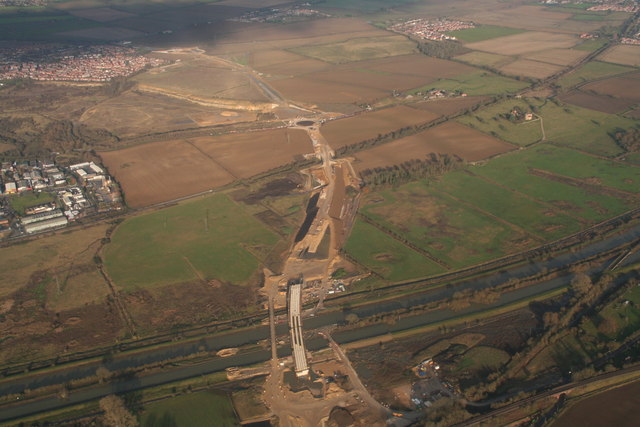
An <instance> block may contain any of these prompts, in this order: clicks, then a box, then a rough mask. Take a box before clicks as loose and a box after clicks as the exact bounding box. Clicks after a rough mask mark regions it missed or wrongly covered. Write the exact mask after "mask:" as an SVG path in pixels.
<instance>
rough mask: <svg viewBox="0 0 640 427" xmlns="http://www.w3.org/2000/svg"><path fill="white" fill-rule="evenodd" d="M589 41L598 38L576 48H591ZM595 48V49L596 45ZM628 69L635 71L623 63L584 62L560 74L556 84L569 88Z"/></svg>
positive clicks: (627, 70)
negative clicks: (570, 70) (578, 66)
mask: <svg viewBox="0 0 640 427" xmlns="http://www.w3.org/2000/svg"><path fill="white" fill-rule="evenodd" d="M591 42H593V43H596V42H599V40H592V41H589V42H586V43H583V44H581V45H578V46H577V47H576V48H577V49H580V46H583V47H591V48H592V47H593V45H590V44H587V43H591ZM595 49H597V47H596V48H595ZM595 49H593V50H595ZM583 50H584V49H583ZM630 71H635V68H631V67H625V66H623V65H616V64H610V63H608V62H601V61H591V62H587V63H586V64H584V65H583V66H582V67H580V68H578V69H577V70H576V71H574V72H572V73H569V74H566V75H564V76H562V77H561V78H560V80H558V85H559V86H560V87H562V88H563V89H569V88H572V87H574V86H576V85H579V84H582V83H586V82H590V81H592V80H597V79H601V78H603V77H610V76H615V75H617V74H623V73H628V72H630Z"/></svg>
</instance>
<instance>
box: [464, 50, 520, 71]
mask: <svg viewBox="0 0 640 427" xmlns="http://www.w3.org/2000/svg"><path fill="white" fill-rule="evenodd" d="M455 59H456V60H458V61H462V62H466V63H467V64H471V65H479V66H481V67H484V66H487V67H502V66H504V65H507V64H508V63H510V62H513V61H515V58H513V57H511V56H506V55H498V54H495V53H488V52H480V51H475V50H474V51H472V52H469V53H465V54H463V55H459V56H456V57H455Z"/></svg>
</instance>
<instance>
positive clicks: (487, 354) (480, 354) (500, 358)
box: [455, 345, 511, 372]
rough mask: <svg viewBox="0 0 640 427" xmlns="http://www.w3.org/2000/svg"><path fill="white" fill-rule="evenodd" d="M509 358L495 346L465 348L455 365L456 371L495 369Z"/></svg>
mask: <svg viewBox="0 0 640 427" xmlns="http://www.w3.org/2000/svg"><path fill="white" fill-rule="evenodd" d="M509 359H511V357H509V354H508V353H507V352H506V351H504V350H500V349H499V348H495V347H488V346H484V345H481V346H476V347H473V348H471V349H469V350H467V351H466V352H465V353H464V355H463V356H462V359H460V361H459V362H458V364H457V365H456V368H455V370H456V371H471V372H480V371H484V370H489V371H495V370H498V369H499V368H500V367H501V366H502V365H504V364H505V363H507V362H508V361H509Z"/></svg>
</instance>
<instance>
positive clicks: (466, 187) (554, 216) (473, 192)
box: [433, 171, 580, 240]
mask: <svg viewBox="0 0 640 427" xmlns="http://www.w3.org/2000/svg"><path fill="white" fill-rule="evenodd" d="M433 187H435V188H437V189H438V190H442V191H446V192H447V193H449V194H452V195H455V196H456V197H457V198H459V199H462V200H465V201H467V202H469V203H472V204H473V205H474V206H477V207H478V208H480V209H482V210H483V211H485V212H489V213H491V214H493V215H495V216H496V217H498V218H500V219H503V220H505V221H508V222H509V223H511V224H515V225H516V226H518V227H521V228H523V229H524V230H527V231H528V232H530V233H532V234H534V235H536V236H538V237H541V238H543V239H546V240H555V239H558V238H560V237H562V236H564V235H567V234H571V233H575V232H577V231H578V230H579V228H580V227H579V225H578V223H577V222H576V220H575V219H573V218H571V217H569V216H567V215H564V214H562V213H561V212H558V211H557V210H554V209H552V208H549V207H548V206H545V205H542V204H540V203H538V202H536V201H533V200H531V199H528V198H526V197H525V196H524V195H522V194H519V193H516V192H513V191H510V190H508V189H505V188H503V187H500V186H498V185H495V184H492V183H489V182H487V181H485V180H483V179H480V178H478V177H475V176H472V175H469V174H467V173H465V172H464V171H458V172H453V173H449V174H447V175H445V176H444V177H442V178H441V179H440V180H439V182H438V183H437V184H434V185H433Z"/></svg>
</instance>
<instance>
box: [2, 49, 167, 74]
mask: <svg viewBox="0 0 640 427" xmlns="http://www.w3.org/2000/svg"><path fill="white" fill-rule="evenodd" d="M164 63H165V61H164V60H162V59H157V58H147V57H145V56H142V55H139V54H138V53H137V52H136V50H135V49H132V48H130V47H125V46H109V45H98V46H79V47H65V46H55V45H32V44H28V45H23V46H17V47H10V48H9V47H4V48H0V79H17V78H23V79H24V78H28V79H33V80H40V81H76V82H107V81H109V80H111V79H113V78H114V77H121V76H129V75H131V74H134V73H136V72H138V71H141V70H143V69H145V68H147V67H154V66H158V65H162V64H164Z"/></svg>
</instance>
